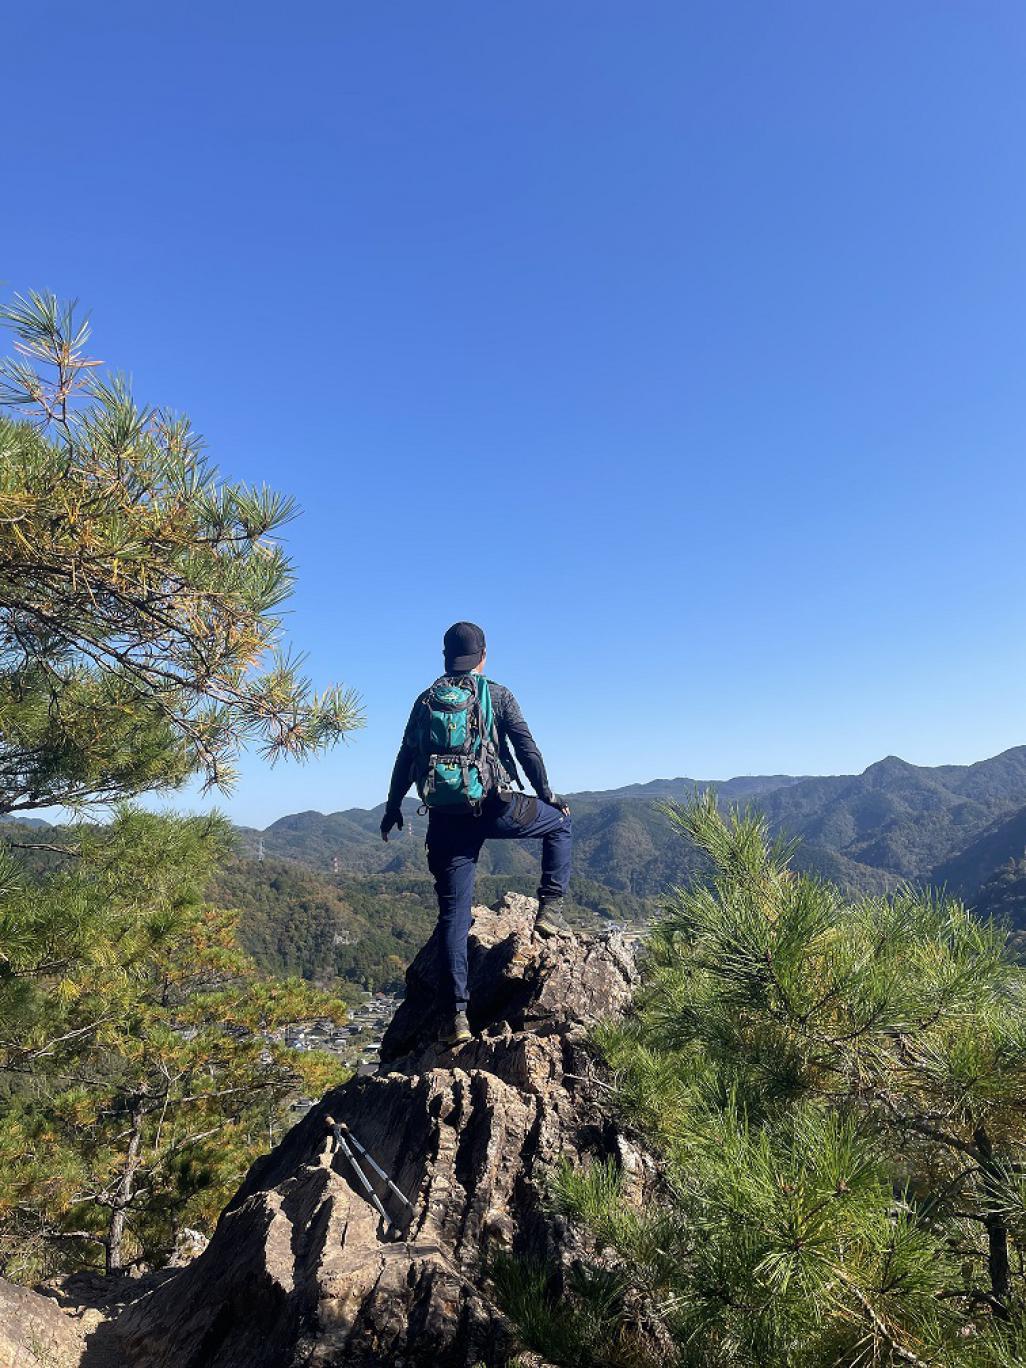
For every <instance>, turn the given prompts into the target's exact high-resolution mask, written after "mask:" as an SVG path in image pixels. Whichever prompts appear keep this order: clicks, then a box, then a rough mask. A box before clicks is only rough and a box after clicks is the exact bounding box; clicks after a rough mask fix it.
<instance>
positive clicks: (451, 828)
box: [427, 793, 573, 1012]
mask: <svg viewBox="0 0 1026 1368" xmlns="http://www.w3.org/2000/svg"><path fill="white" fill-rule="evenodd" d="M539 839H540V840H541V843H542V872H541V882H540V883H539V885H538V897H539V898H558V897H560V896H561V895H562V894H564V893H565V892H566V888H567V883H568V882H569V879H570V850H571V847H572V844H573V827H572V824H571V821H570V816H569V814H568V813H565V812H561V811H560V810H559V808H557V807H553V806H552V804H551V803H543V802H542V800H541V799H540V798H529V797H528V796H527V795H526V794H521V793H517V794H514V795H513V798H512V799H511V800H510V801H509V802H508V803H503V802H501V801H498V802H491V803H486V804H485V805H484V808H483V809H482V812H481V815H480V816H479V817H474V816H470V815H468V816H459V817H456V816H449V815H447V814H440V813H435V812H433V813H432V814H431V817H430V819H429V821H428V834H427V852H428V868H429V869H430V871H431V873H432V874H433V875H434V880H435V892H436V893H437V894H438V926H437V928H436V929H435V935H434V939H435V941H436V944H437V947H438V964H439V991H440V1000H441V1003H442V1006H443V1007H444V1008H452V1009H455V1010H456V1011H459V1012H462V1011H465V1010H466V1006H467V933H468V932H469V930H470V920H471V918H470V908H471V905H472V903H473V900H474V875H475V874H476V873H477V860H478V856H479V855H480V854H481V847H482V846H483V845H484V843H485V841H490V840H498V841H534V840H539Z"/></svg>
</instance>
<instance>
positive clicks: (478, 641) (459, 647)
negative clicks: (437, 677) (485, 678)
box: [442, 622, 485, 674]
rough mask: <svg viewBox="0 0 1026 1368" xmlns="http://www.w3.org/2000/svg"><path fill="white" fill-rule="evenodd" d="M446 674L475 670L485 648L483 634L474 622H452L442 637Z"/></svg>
mask: <svg viewBox="0 0 1026 1368" xmlns="http://www.w3.org/2000/svg"><path fill="white" fill-rule="evenodd" d="M442 650H443V651H444V652H445V669H446V672H447V673H448V674H460V673H461V672H462V671H463V670H476V669H477V667H478V665H480V663H481V657H482V656H483V655H484V650H485V634H484V632H482V631H481V628H480V627H478V626H477V624H476V623H474V622H454V623H453V624H452V626H451V627H450V628H449V630H448V631H447V632H446V634H445V636H444V637H443V638H442Z"/></svg>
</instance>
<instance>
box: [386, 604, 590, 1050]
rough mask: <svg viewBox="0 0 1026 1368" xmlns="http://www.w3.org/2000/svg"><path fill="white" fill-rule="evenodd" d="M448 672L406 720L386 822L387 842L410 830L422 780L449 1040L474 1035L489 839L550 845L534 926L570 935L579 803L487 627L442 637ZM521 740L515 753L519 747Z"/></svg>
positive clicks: (458, 629) (445, 1038) (464, 627)
mask: <svg viewBox="0 0 1026 1368" xmlns="http://www.w3.org/2000/svg"><path fill="white" fill-rule="evenodd" d="M443 652H444V657H445V674H444V675H443V676H442V677H441V679H438V680H436V682H435V683H434V684H432V685H431V687H430V688H429V689H426V690H425V691H424V693H422V694H421V695H420V697H419V698H418V699H417V701H416V703H414V705H413V711H412V712H411V713H410V720H409V722H408V723H407V724H406V731H405V732H404V734H403V743H402V745H401V746H400V747H399V754H398V756H397V757H396V762H395V768H394V769H393V771H392V782H391V784H390V786H389V790H388V801H387V803H386V804H385V815H384V816H383V817H382V819H381V835H382V838H383V839H384V840H386V841H387V840H388V833H389V832H390V831H391V830H392V828H393V827H398V828H399V829H400V830H402V826H403V814H402V801H403V798H404V797H405V796H406V793H407V791H408V790H409V787H410V785H411V784H414V783H415V784H416V786H417V792H418V794H419V795H420V800H421V803H422V804H423V806H424V808H425V809H426V810H427V812H428V834H427V855H428V868H429V869H430V871H431V873H432V874H433V875H434V880H435V892H436V893H437V895H438V927H437V929H436V932H435V935H436V937H437V940H438V944H439V950H440V960H441V967H442V984H441V988H442V991H443V994H444V999H445V1000H444V1002H443V1004H442V1005H443V1008H444V1009H445V1010H446V1012H447V1014H448V1015H447V1020H446V1022H445V1025H444V1026H443V1029H442V1034H441V1037H440V1038H441V1040H442V1043H443V1044H446V1045H459V1044H461V1043H462V1042H464V1041H466V1040H469V1039H470V1038H471V1032H470V1025H469V1023H468V1021H467V935H468V933H469V931H470V922H471V915H470V909H471V906H472V903H473V899H474V875H475V873H476V872H477V860H478V856H479V855H480V854H481V847H482V846H483V845H484V843H485V841H487V840H489V839H490V838H491V839H496V840H503V841H508V840H537V839H540V840H541V842H542V872H541V882H540V884H539V885H538V915H537V917H536V918H535V929H536V930H537V931H539V932H540V933H541V934H542V935H544V936H558V935H570V934H572V933H571V930H570V926H569V925H568V923H567V921H566V918H565V917H564V915H563V897H564V895H565V893H566V888H567V883H568V881H569V878H570V851H571V845H572V839H573V838H572V826H571V821H570V809H569V807H568V806H567V804H566V803H565V802H564V801H563V800H562V799H561V798H557V797H556V796H555V795H554V794H553V793H552V790H551V789H550V788H549V781H548V777H547V775H546V773H545V763H544V761H543V760H542V757H541V752H540V751H539V750H538V747H537V746H536V745H535V742H534V738H533V737H532V735H531V733H530V731H529V729H528V726H527V723H526V722H525V721H524V718H523V715H522V714H521V712H520V708H519V706H518V705H517V701H516V699H515V698H514V697H513V695H512V694H511V693H510V691H509V689H507V688H504V687H503V685H501V684H496V683H495V682H494V681H493V680H490V679H487V678H486V677H485V674H484V667H485V659H486V651H485V637H484V632H483V631H482V630H481V628H480V627H478V626H476V625H475V624H474V623H473V622H457V623H455V624H454V625H453V626H452V627H450V628H449V630H448V631H447V632H446V634H445V637H444V640H443ZM511 745H512V751H511V750H510V746H511ZM513 752H515V753H516V757H517V759H518V760H519V761H520V764H521V765H522V766H523V769H524V773H525V774H526V775H527V778H528V780H529V782H530V784H531V787H532V788H533V789H534V791H535V794H536V795H537V796H536V797H533V798H532V797H529V796H528V795H527V794H526V793H523V792H521V793H516V792H514V790H513V784H514V783H516V784H517V785H518V786H519V787H520V788H521V789H523V784H522V783H521V781H520V776H519V773H518V771H517V766H516V763H515V761H514V759H513Z"/></svg>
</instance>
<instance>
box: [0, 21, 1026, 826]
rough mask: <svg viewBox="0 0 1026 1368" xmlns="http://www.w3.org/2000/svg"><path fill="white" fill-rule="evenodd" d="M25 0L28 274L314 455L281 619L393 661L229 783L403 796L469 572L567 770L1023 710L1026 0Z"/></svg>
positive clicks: (282, 796)
mask: <svg viewBox="0 0 1026 1368" xmlns="http://www.w3.org/2000/svg"><path fill="white" fill-rule="evenodd" d="M3 27H4V46H5V55H6V60H5V62H4V104H5V116H6V117H5V132H4V137H3V140H2V145H0V163H2V172H3V179H2V184H3V187H4V192H5V205H4V209H3V215H2V218H0V280H2V282H3V288H4V290H5V292H9V291H11V290H15V289H21V290H24V289H29V288H36V289H46V288H49V289H53V290H56V291H57V292H58V293H61V294H74V295H78V296H79V297H80V298H81V299H82V300H83V301H84V302H85V303H87V304H88V306H89V308H90V309H91V311H92V314H93V319H94V324H95V337H96V350H97V352H98V354H100V355H101V356H103V357H104V358H106V359H108V360H109V361H111V362H113V363H116V364H118V365H120V366H123V367H126V368H128V369H129V370H131V372H132V373H133V375H134V378H135V382H136V388H137V391H138V393H139V394H140V396H141V397H142V398H144V399H146V400H149V401H156V402H160V403H166V404H170V405H173V406H175V407H178V408H180V409H185V410H187V411H188V412H189V413H190V414H191V415H192V416H193V419H194V421H195V423H196V425H197V426H198V427H199V428H200V430H201V431H203V432H204V433H205V434H206V436H207V438H208V442H209V447H210V451H211V454H212V456H213V457H214V458H215V459H216V460H217V462H218V463H219V464H220V465H221V466H222V468H223V469H224V470H225V471H226V472H227V473H229V474H231V475H232V476H237V477H244V478H247V479H250V480H254V481H268V482H269V483H271V484H273V485H276V486H280V487H282V488H284V489H287V490H290V491H292V492H293V493H294V494H295V495H296V496H297V497H298V500H299V502H300V504H301V505H302V507H303V509H304V510H305V512H304V516H303V518H302V520H301V521H300V522H298V523H297V524H296V525H294V527H293V528H292V530H291V533H290V545H291V549H292V551H293V553H294V556H295V558H296V561H297V562H298V568H299V572H300V586H299V591H298V593H297V595H296V598H295V600H294V603H293V612H292V614H291V617H290V621H289V630H290V634H291V636H292V637H293V639H294V640H295V642H296V643H297V644H298V645H300V646H302V647H305V648H307V649H308V650H309V652H310V668H311V672H312V673H313V675H314V677H315V678H316V680H317V681H318V683H320V684H326V683H328V682H329V681H332V680H339V681H341V682H344V683H346V684H348V685H352V686H354V687H356V688H357V689H358V690H359V691H360V692H361V693H362V695H363V697H364V700H365V704H366V709H367V716H368V727H367V729H366V730H365V731H364V732H363V733H361V734H359V735H358V736H356V738H355V739H354V741H353V743H352V744H351V745H349V746H347V747H345V748H343V749H341V750H339V751H337V752H336V753H335V754H334V755H332V756H330V757H328V758H326V759H324V760H322V761H319V762H317V763H315V764H313V765H309V766H306V767H303V768H297V767H289V768H279V769H277V770H275V771H273V772H268V771H266V770H265V769H263V768H262V767H261V766H260V765H259V764H258V763H257V762H256V761H255V760H253V761H250V762H247V764H246V767H245V774H244V779H243V782H242V783H241V784H240V786H239V788H238V790H237V792H236V794H235V796H234V797H233V798H232V799H231V800H230V801H229V802H228V803H227V804H226V806H227V808H228V810H229V811H230V812H231V813H232V814H233V815H234V816H236V817H237V818H238V819H239V820H242V821H248V822H254V823H259V824H261V825H262V824H264V823H266V822H268V821H271V820H273V819H274V818H275V817H277V816H279V815H281V814H283V813H285V812H289V811H295V810H297V809H302V808H308V807H316V808H321V809H323V810H334V809H337V808H341V807H346V806H351V805H371V804H373V803H376V802H379V801H381V800H382V799H383V797H384V793H385V786H386V782H387V776H388V771H389V769H390V766H391V760H392V757H393V754H394V750H395V746H396V744H397V741H398V734H399V732H400V730H401V727H402V724H403V721H404V719H405V716H406V713H407V710H408V707H409V703H410V701H411V699H412V697H413V695H414V694H415V693H416V692H417V690H418V689H419V688H421V687H422V686H423V685H424V684H426V683H427V682H429V681H430V679H431V678H432V677H433V676H434V673H435V672H436V666H437V665H438V663H439V659H440V657H439V654H438V653H439V649H440V637H441V633H442V631H443V630H444V628H445V627H446V626H447V625H448V623H449V622H451V621H452V620H454V619H456V618H464V617H465V618H470V619H473V620H475V621H478V622H480V623H481V624H482V625H483V626H484V627H485V629H486V631H487V633H488V635H489V638H490V643H491V650H490V658H491V665H492V672H493V673H494V676H495V677H496V678H498V679H500V680H502V681H503V682H504V683H507V684H508V685H510V686H511V687H512V688H513V689H514V691H515V692H516V693H517V694H518V696H519V698H520V700H521V703H522V706H523V708H524V711H525V713H526V715H527V717H528V720H529V721H530V722H531V724H532V726H533V727H534V730H535V732H536V734H537V736H538V738H539V740H540V742H541V744H542V748H543V750H544V753H545V755H546V759H547V761H548V764H549V769H550V772H551V776H552V780H553V783H554V785H555V786H556V787H557V788H561V789H565V790H572V789H579V788H585V787H589V788H591V787H611V786H615V785H619V784H622V783H626V782H630V781H634V780H646V779H650V778H653V777H655V776H668V775H678V774H688V775H692V776H695V777H703V778H704V777H726V776H728V775H731V774H736V773H753V772H767V771H770V772H777V771H791V772H804V773H812V772H815V773H824V772H839V771H849V770H858V769H862V768H864V767H865V766H866V765H867V764H869V763H870V762H872V761H873V760H875V759H877V758H879V757H880V756H882V755H884V754H887V753H897V754H900V755H902V756H904V757H905V758H907V759H909V760H912V761H915V762H917V763H922V764H935V763H941V762H948V761H951V762H955V761H961V762H964V761H970V760H974V759H979V758H981V757H983V756H985V755H989V754H992V753H995V752H997V751H999V750H1002V749H1004V748H1006V747H1008V746H1012V745H1017V744H1019V743H1021V742H1023V741H1024V740H1026V726H1024V723H1023V695H1024V667H1026V645H1024V632H1023V616H1024V588H1026V568H1024V553H1023V516H1024V511H1026V498H1024V495H1026V477H1024V436H1026V365H1024V363H1026V354H1024V353H1026V331H1024V319H1026V257H1024V243H1026V176H1024V166H1026V82H1024V80H1023V70H1024V65H1026V9H1024V7H1023V6H1022V4H1021V3H1019V0H988V2H987V3H984V4H971V3H968V0H965V2H964V3H962V4H955V3H947V2H946V0H903V3H901V4H894V3H893V0H876V3H866V2H865V0H859V3H854V0H849V2H847V3H844V2H841V0H838V2H837V3H831V4H823V3H822V0H809V3H795V2H793V0H781V3H777V4H767V3H765V0H749V2H748V3H731V4H729V5H723V4H716V3H713V2H712V0H708V2H707V3H702V4H695V3H684V0H658V2H657V0H643V3H635V4H631V3H627V0H618V3H607V2H606V0H559V3H555V4H544V3H541V0H534V2H533V3H531V2H528V3H520V4H482V3H481V2H480V0H445V3H433V4H428V3H424V0H395V2H394V3H389V4H380V3H372V0H365V3H362V4H356V3H325V2H324V0H315V2H314V3H307V4H304V5H295V6H283V5H280V4H273V5H272V4H269V3H262V2H260V0H256V2H254V3H250V4H247V5H245V6H240V5H237V4H228V3H227V0H214V2H213V3H210V4H207V5H203V6H199V5H180V6H172V5H165V6H159V7H158V6H151V5H139V4H138V3H136V2H135V0H133V3H115V0H105V2H104V3H103V4H101V5H92V6H81V5H79V4H70V3H50V0H34V3H33V4H31V5H21V6H17V7H9V8H8V12H7V13H6V14H5V16H4V26H3ZM454 551H455V552H458V558H454V557H452V556H451V554H450V553H452V552H454ZM614 716H618V717H619V719H620V720H618V721H616V722H612V721H611V720H610V719H611V718H612V717H614ZM610 729H613V730H615V732H616V733H617V737H616V740H615V741H611V740H610V739H609V731H610Z"/></svg>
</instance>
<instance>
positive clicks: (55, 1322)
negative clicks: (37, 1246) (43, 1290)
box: [0, 1282, 100, 1368]
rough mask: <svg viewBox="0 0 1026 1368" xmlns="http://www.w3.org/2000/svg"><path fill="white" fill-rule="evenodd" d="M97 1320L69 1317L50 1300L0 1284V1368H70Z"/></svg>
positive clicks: (3, 1283)
mask: <svg viewBox="0 0 1026 1368" xmlns="http://www.w3.org/2000/svg"><path fill="white" fill-rule="evenodd" d="M99 1320H100V1317H99V1315H96V1314H94V1315H93V1316H92V1317H91V1318H90V1319H85V1318H81V1319H75V1318H72V1317H71V1316H68V1315H65V1313H64V1312H63V1311H62V1310H61V1309H60V1307H59V1306H58V1305H57V1303H56V1301H52V1300H51V1299H50V1298H49V1297H41V1296H40V1295H39V1294H38V1293H37V1292H30V1291H29V1289H28V1288H27V1287H16V1286H15V1285H14V1284H13V1283H9V1282H0V1368H42V1365H44V1364H45V1365H47V1368H73V1365H76V1364H78V1363H79V1362H80V1360H81V1357H82V1349H83V1343H84V1338H85V1335H86V1334H87V1332H88V1331H89V1330H91V1329H93V1328H94V1327H95V1325H96V1324H97V1322H98V1321H99Z"/></svg>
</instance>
